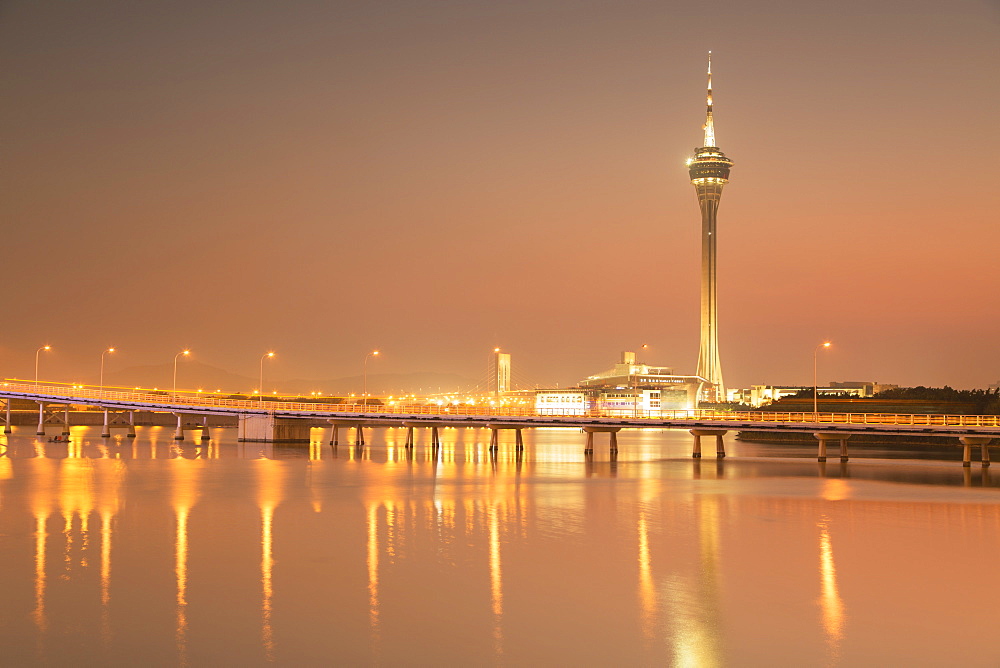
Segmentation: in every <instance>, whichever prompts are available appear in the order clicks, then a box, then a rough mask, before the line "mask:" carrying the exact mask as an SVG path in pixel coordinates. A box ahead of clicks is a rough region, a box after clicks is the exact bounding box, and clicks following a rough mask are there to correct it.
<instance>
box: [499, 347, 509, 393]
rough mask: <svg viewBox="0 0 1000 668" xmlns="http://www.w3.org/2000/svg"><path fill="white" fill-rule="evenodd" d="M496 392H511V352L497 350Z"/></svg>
mask: <svg viewBox="0 0 1000 668" xmlns="http://www.w3.org/2000/svg"><path fill="white" fill-rule="evenodd" d="M496 371H497V377H496V394H497V396H500V395H502V394H504V393H505V392H510V353H502V352H500V351H499V350H497V351H496Z"/></svg>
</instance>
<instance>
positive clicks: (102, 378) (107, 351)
mask: <svg viewBox="0 0 1000 668" xmlns="http://www.w3.org/2000/svg"><path fill="white" fill-rule="evenodd" d="M113 352H115V349H114V348H108V349H107V350H105V351H103V352H101V392H100V394H98V397H100V398H101V399H103V398H104V356H105V355H107V354H108V353H113Z"/></svg>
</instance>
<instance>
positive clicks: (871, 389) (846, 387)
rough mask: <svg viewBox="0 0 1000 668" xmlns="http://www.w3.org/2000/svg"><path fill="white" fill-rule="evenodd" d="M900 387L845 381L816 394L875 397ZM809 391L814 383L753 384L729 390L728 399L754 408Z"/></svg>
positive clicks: (818, 389) (822, 388) (834, 383)
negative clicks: (884, 391) (745, 387)
mask: <svg viewBox="0 0 1000 668" xmlns="http://www.w3.org/2000/svg"><path fill="white" fill-rule="evenodd" d="M895 387H898V385H888V384H883V383H876V382H870V381H844V382H831V383H830V385H829V386H828V387H818V388H816V394H817V396H820V397H858V398H867V397H873V396H875V395H876V394H878V393H879V392H882V391H883V390H888V389H892V388H895ZM803 391H807V392H809V393H810V395H811V394H812V391H813V386H812V385H751V386H750V387H749V388H748V389H739V390H735V389H734V390H728V391H727V393H726V398H727V400H728V401H731V402H736V403H742V404H749V405H750V406H753V407H754V408H758V407H760V406H763V405H764V404H769V403H771V402H772V401H777V400H778V399H782V398H784V397H791V396H794V395H796V394H798V393H799V392H803Z"/></svg>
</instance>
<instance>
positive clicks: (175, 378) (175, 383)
mask: <svg viewBox="0 0 1000 668" xmlns="http://www.w3.org/2000/svg"><path fill="white" fill-rule="evenodd" d="M190 354H191V351H190V350H182V351H180V352H179V353H177V354H176V355H174V394H173V396H174V398H175V399H176V398H177V358H178V357H180V356H181V355H190Z"/></svg>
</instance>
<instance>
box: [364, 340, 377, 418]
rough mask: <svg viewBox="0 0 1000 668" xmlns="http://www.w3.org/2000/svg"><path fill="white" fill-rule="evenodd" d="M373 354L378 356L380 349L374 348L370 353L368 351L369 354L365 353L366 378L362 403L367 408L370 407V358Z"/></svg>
mask: <svg viewBox="0 0 1000 668" xmlns="http://www.w3.org/2000/svg"><path fill="white" fill-rule="evenodd" d="M373 355H374V356H375V357H378V351H377V350H373V351H371V352H370V353H368V354H367V355H365V373H364V378H365V380H364V386H363V391H362V393H361V395H362V398H361V403H362V405H363V406H364V407H365V408H367V407H368V358H369V357H371V356H373Z"/></svg>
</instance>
